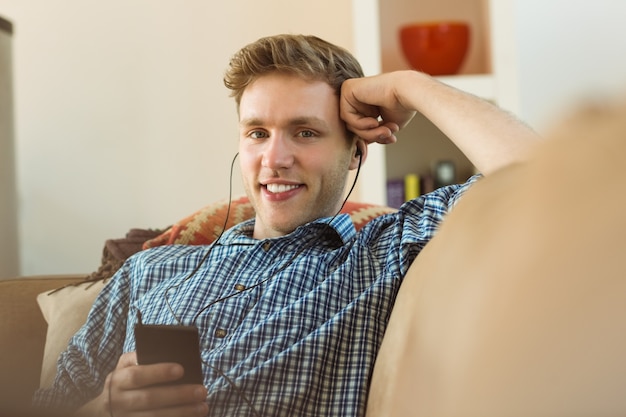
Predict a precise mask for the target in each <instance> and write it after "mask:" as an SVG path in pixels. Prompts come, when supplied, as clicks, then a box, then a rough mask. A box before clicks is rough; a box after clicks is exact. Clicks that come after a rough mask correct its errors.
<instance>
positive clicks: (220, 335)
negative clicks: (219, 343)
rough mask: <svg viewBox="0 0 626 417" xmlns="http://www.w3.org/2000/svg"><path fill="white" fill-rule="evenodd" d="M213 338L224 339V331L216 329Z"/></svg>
mask: <svg viewBox="0 0 626 417" xmlns="http://www.w3.org/2000/svg"><path fill="white" fill-rule="evenodd" d="M215 337H218V338H220V339H223V338H225V337H226V330H224V329H216V330H215Z"/></svg>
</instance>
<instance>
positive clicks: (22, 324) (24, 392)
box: [0, 275, 86, 410]
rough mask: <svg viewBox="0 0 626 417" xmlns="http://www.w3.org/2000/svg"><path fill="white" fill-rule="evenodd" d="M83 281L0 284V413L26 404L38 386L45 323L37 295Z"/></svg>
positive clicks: (54, 278)
mask: <svg viewBox="0 0 626 417" xmlns="http://www.w3.org/2000/svg"><path fill="white" fill-rule="evenodd" d="M85 278H86V275H47V276H31V277H21V278H14V279H6V280H0V404H1V405H2V407H3V410H4V409H10V408H22V407H24V406H25V405H27V404H28V403H30V398H31V396H32V393H33V392H34V391H35V390H36V389H37V387H38V386H39V376H40V372H41V363H42V358H43V350H44V345H45V340H46V329H47V325H46V322H45V320H44V318H43V316H42V315H41V311H40V310H39V306H38V304H37V300H36V297H37V294H39V293H42V292H44V291H47V290H52V289H54V288H58V287H61V286H64V285H67V284H71V283H73V282H78V281H81V280H83V279H85Z"/></svg>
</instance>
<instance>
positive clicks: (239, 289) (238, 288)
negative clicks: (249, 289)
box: [235, 284, 246, 291]
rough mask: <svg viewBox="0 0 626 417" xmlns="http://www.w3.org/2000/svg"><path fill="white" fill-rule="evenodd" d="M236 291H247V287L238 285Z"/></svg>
mask: <svg viewBox="0 0 626 417" xmlns="http://www.w3.org/2000/svg"><path fill="white" fill-rule="evenodd" d="M235 289H236V290H237V291H243V290H245V289H246V286H245V285H243V284H236V285H235Z"/></svg>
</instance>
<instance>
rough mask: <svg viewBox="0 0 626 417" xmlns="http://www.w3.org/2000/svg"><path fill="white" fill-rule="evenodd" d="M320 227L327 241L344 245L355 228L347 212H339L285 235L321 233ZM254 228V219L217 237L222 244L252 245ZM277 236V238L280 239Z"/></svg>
mask: <svg viewBox="0 0 626 417" xmlns="http://www.w3.org/2000/svg"><path fill="white" fill-rule="evenodd" d="M321 229H326V230H327V231H329V232H330V233H328V232H327V233H325V234H324V236H325V238H326V239H327V240H328V241H329V242H335V243H336V244H337V245H345V244H346V243H348V242H349V241H350V240H352V239H354V237H355V236H356V229H355V228H354V223H353V222H352V219H351V217H350V216H349V215H348V214H345V213H341V214H338V215H336V216H333V217H322V218H320V219H317V220H314V221H312V222H310V223H307V224H305V225H302V226H300V227H298V228H297V229H296V230H294V231H293V232H292V233H290V234H289V235H287V236H283V237H281V238H287V237H297V236H301V235H303V234H310V233H311V232H313V231H315V233H321ZM253 230H254V219H250V220H246V221H244V222H241V223H239V224H237V225H235V226H233V227H232V228H230V229H229V230H227V231H226V232H224V234H223V235H222V236H221V237H220V238H219V242H220V243H221V244H224V245H231V244H240V245H242V244H245V245H253V244H255V243H257V242H258V239H254V238H253V237H252V232H253ZM281 238H279V239H281Z"/></svg>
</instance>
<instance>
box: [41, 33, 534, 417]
mask: <svg viewBox="0 0 626 417" xmlns="http://www.w3.org/2000/svg"><path fill="white" fill-rule="evenodd" d="M225 84H226V86H227V87H228V88H229V89H230V90H231V91H232V93H233V96H234V97H235V100H236V102H237V106H238V112H239V120H240V142H239V158H240V162H241V170H242V175H243V180H244V185H245V189H246V193H247V195H248V197H249V198H250V201H251V202H252V204H253V205H254V207H255V210H256V217H255V219H254V220H251V221H248V222H245V223H243V224H241V225H238V226H236V227H234V228H233V229H231V230H229V231H227V232H225V233H224V234H223V235H222V236H220V238H219V239H218V241H217V242H216V243H215V244H213V245H211V246H209V247H203V246H200V247H190V246H167V247H160V248H155V249H152V250H149V251H145V252H141V253H139V254H137V255H136V256H134V257H133V258H131V259H130V260H129V261H128V262H127V263H126V264H125V265H124V266H123V267H122V268H121V270H120V271H119V272H118V273H117V274H116V275H115V277H114V278H113V279H112V281H111V282H110V283H109V284H107V286H106V287H105V289H104V290H103V291H102V293H101V295H100V296H99V298H98V299H97V300H96V302H95V304H94V307H93V309H92V312H91V313H90V316H89V318H88V320H87V323H86V324H85V326H83V328H82V329H81V330H80V331H79V332H78V333H77V334H76V336H75V337H74V338H73V339H72V340H71V342H70V345H69V347H68V350H67V351H66V352H64V353H63V354H62V356H61V358H60V361H59V370H58V373H57V377H56V380H55V384H54V386H53V387H52V388H51V389H49V390H42V391H40V392H38V393H37V395H36V401H35V402H36V403H37V404H39V405H41V406H54V407H67V408H69V409H79V408H80V410H79V411H78V412H77V413H78V414H79V415H88V416H97V415H103V416H109V415H112V416H115V417H121V416H132V415H137V416H141V415H151V416H152V415H158V416H169V415H172V416H174V415H177V416H178V415H184V416H204V415H207V414H208V415H211V416H234V415H238V416H244V415H246V416H247V415H251V416H256V415H258V416H260V415H263V416H292V415H299V416H334V415H342V416H350V415H352V416H358V415H363V414H364V411H365V402H366V397H367V390H368V383H369V378H370V374H371V371H372V367H373V364H374V360H375V357H376V353H377V351H378V347H379V346H380V343H381V340H382V336H383V333H384V330H385V325H386V323H387V320H388V317H389V314H390V311H391V308H392V305H393V301H394V298H395V295H396V293H397V290H398V288H399V286H400V283H401V280H402V277H403V276H404V275H405V274H406V272H407V270H408V269H409V267H410V265H411V263H412V261H413V260H414V259H415V257H416V256H417V254H418V253H419V251H420V250H421V249H422V248H423V247H424V245H425V244H426V243H427V242H428V241H429V240H430V238H431V237H432V236H433V234H434V233H435V231H436V229H437V227H438V225H439V223H440V222H441V220H442V218H443V217H444V215H445V214H446V212H447V211H448V210H449V208H450V207H452V206H453V204H454V203H455V201H456V200H457V199H458V198H459V196H460V195H461V194H462V192H463V191H464V190H465V189H467V188H468V186H469V184H470V183H471V182H473V181H475V180H476V178H473V179H471V180H470V181H469V182H468V183H467V184H465V185H455V186H449V187H445V188H442V189H439V190H437V191H435V192H433V193H431V194H429V195H427V196H422V197H420V198H418V199H416V200H414V201H411V202H408V203H407V204H405V205H404V206H403V207H402V208H401V209H400V211H399V212H398V213H396V214H392V215H387V216H383V217H380V218H378V219H375V220H373V221H372V222H371V223H370V224H369V225H368V226H366V227H365V228H364V229H363V230H362V231H361V232H359V233H356V231H355V229H354V226H353V225H352V223H351V221H350V219H349V217H348V216H345V215H337V213H338V212H339V210H340V208H341V205H342V202H343V197H342V196H343V193H344V189H345V186H346V180H347V176H348V172H349V171H350V170H353V169H356V168H357V167H358V166H359V164H361V163H362V162H363V161H365V159H366V158H367V146H368V145H369V144H370V143H373V142H378V143H383V144H385V143H392V142H394V141H395V140H396V138H395V133H396V132H397V131H398V130H399V129H400V128H401V127H403V126H404V125H405V124H406V123H408V122H409V121H410V119H411V118H412V117H413V115H414V113H415V112H416V111H420V112H422V113H423V114H424V115H425V116H426V117H429V118H430V119H431V120H432V121H433V122H434V123H435V124H436V125H437V126H438V127H439V128H440V129H442V130H443V131H444V132H445V133H446V134H448V136H449V137H450V138H451V139H452V140H453V141H454V142H455V143H456V144H457V145H458V146H459V148H461V150H463V151H464V152H465V153H466V155H467V156H468V157H469V158H470V160H471V161H472V162H473V163H474V164H475V165H476V166H477V167H478V168H479V169H480V170H481V171H482V173H484V174H488V173H490V172H492V171H494V170H496V169H498V168H499V167H501V166H503V165H507V164H509V163H511V162H513V161H515V160H517V159H519V158H522V157H523V156H524V154H525V153H526V150H527V149H528V148H529V147H530V146H531V144H532V143H533V142H534V140H535V139H536V136H535V134H534V133H533V132H532V131H530V130H529V129H528V128H527V127H526V126H524V125H523V124H521V123H519V122H518V121H516V120H515V119H513V118H512V117H510V116H509V115H507V114H505V113H503V112H501V111H500V110H498V109H497V108H495V107H494V106H492V105H490V104H488V103H486V102H484V101H482V100H479V99H477V98H475V97H473V96H470V95H468V94H465V93H462V92H460V91H456V90H454V89H451V88H449V87H446V86H444V85H443V84H440V83H438V82H436V81H435V80H433V79H431V78H430V77H428V76H426V75H424V74H420V73H417V72H413V71H406V72H397V73H390V74H384V75H379V76H375V77H369V78H363V74H362V71H361V68H360V66H359V64H358V62H357V61H356V60H355V59H354V58H353V57H352V55H350V54H349V53H348V52H346V51H345V50H343V49H341V48H338V47H336V46H334V45H332V44H329V43H327V42H325V41H323V40H320V39H318V38H315V37H310V36H294V35H281V36H274V37H269V38H264V39H260V40H259V41H257V42H254V43H253V44H251V45H248V46H246V47H245V48H243V49H242V50H241V51H239V52H238V53H237V54H236V55H235V56H234V57H233V59H232V61H231V63H230V66H229V69H228V71H227V73H226V77H225ZM139 316H141V317H142V321H143V323H144V324H157V323H158V324H186V325H194V326H197V327H198V328H199V331H200V339H201V342H200V344H201V351H202V360H203V363H204V369H203V371H204V384H203V385H172V384H170V383H171V382H174V381H175V380H177V379H178V378H180V377H181V375H182V373H183V370H182V368H181V367H180V366H179V365H176V364H171V363H169V364H168V363H160V364H154V365H137V359H136V354H135V352H134V351H135V340H134V336H133V327H134V325H135V324H136V323H137V321H138V317H139Z"/></svg>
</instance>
